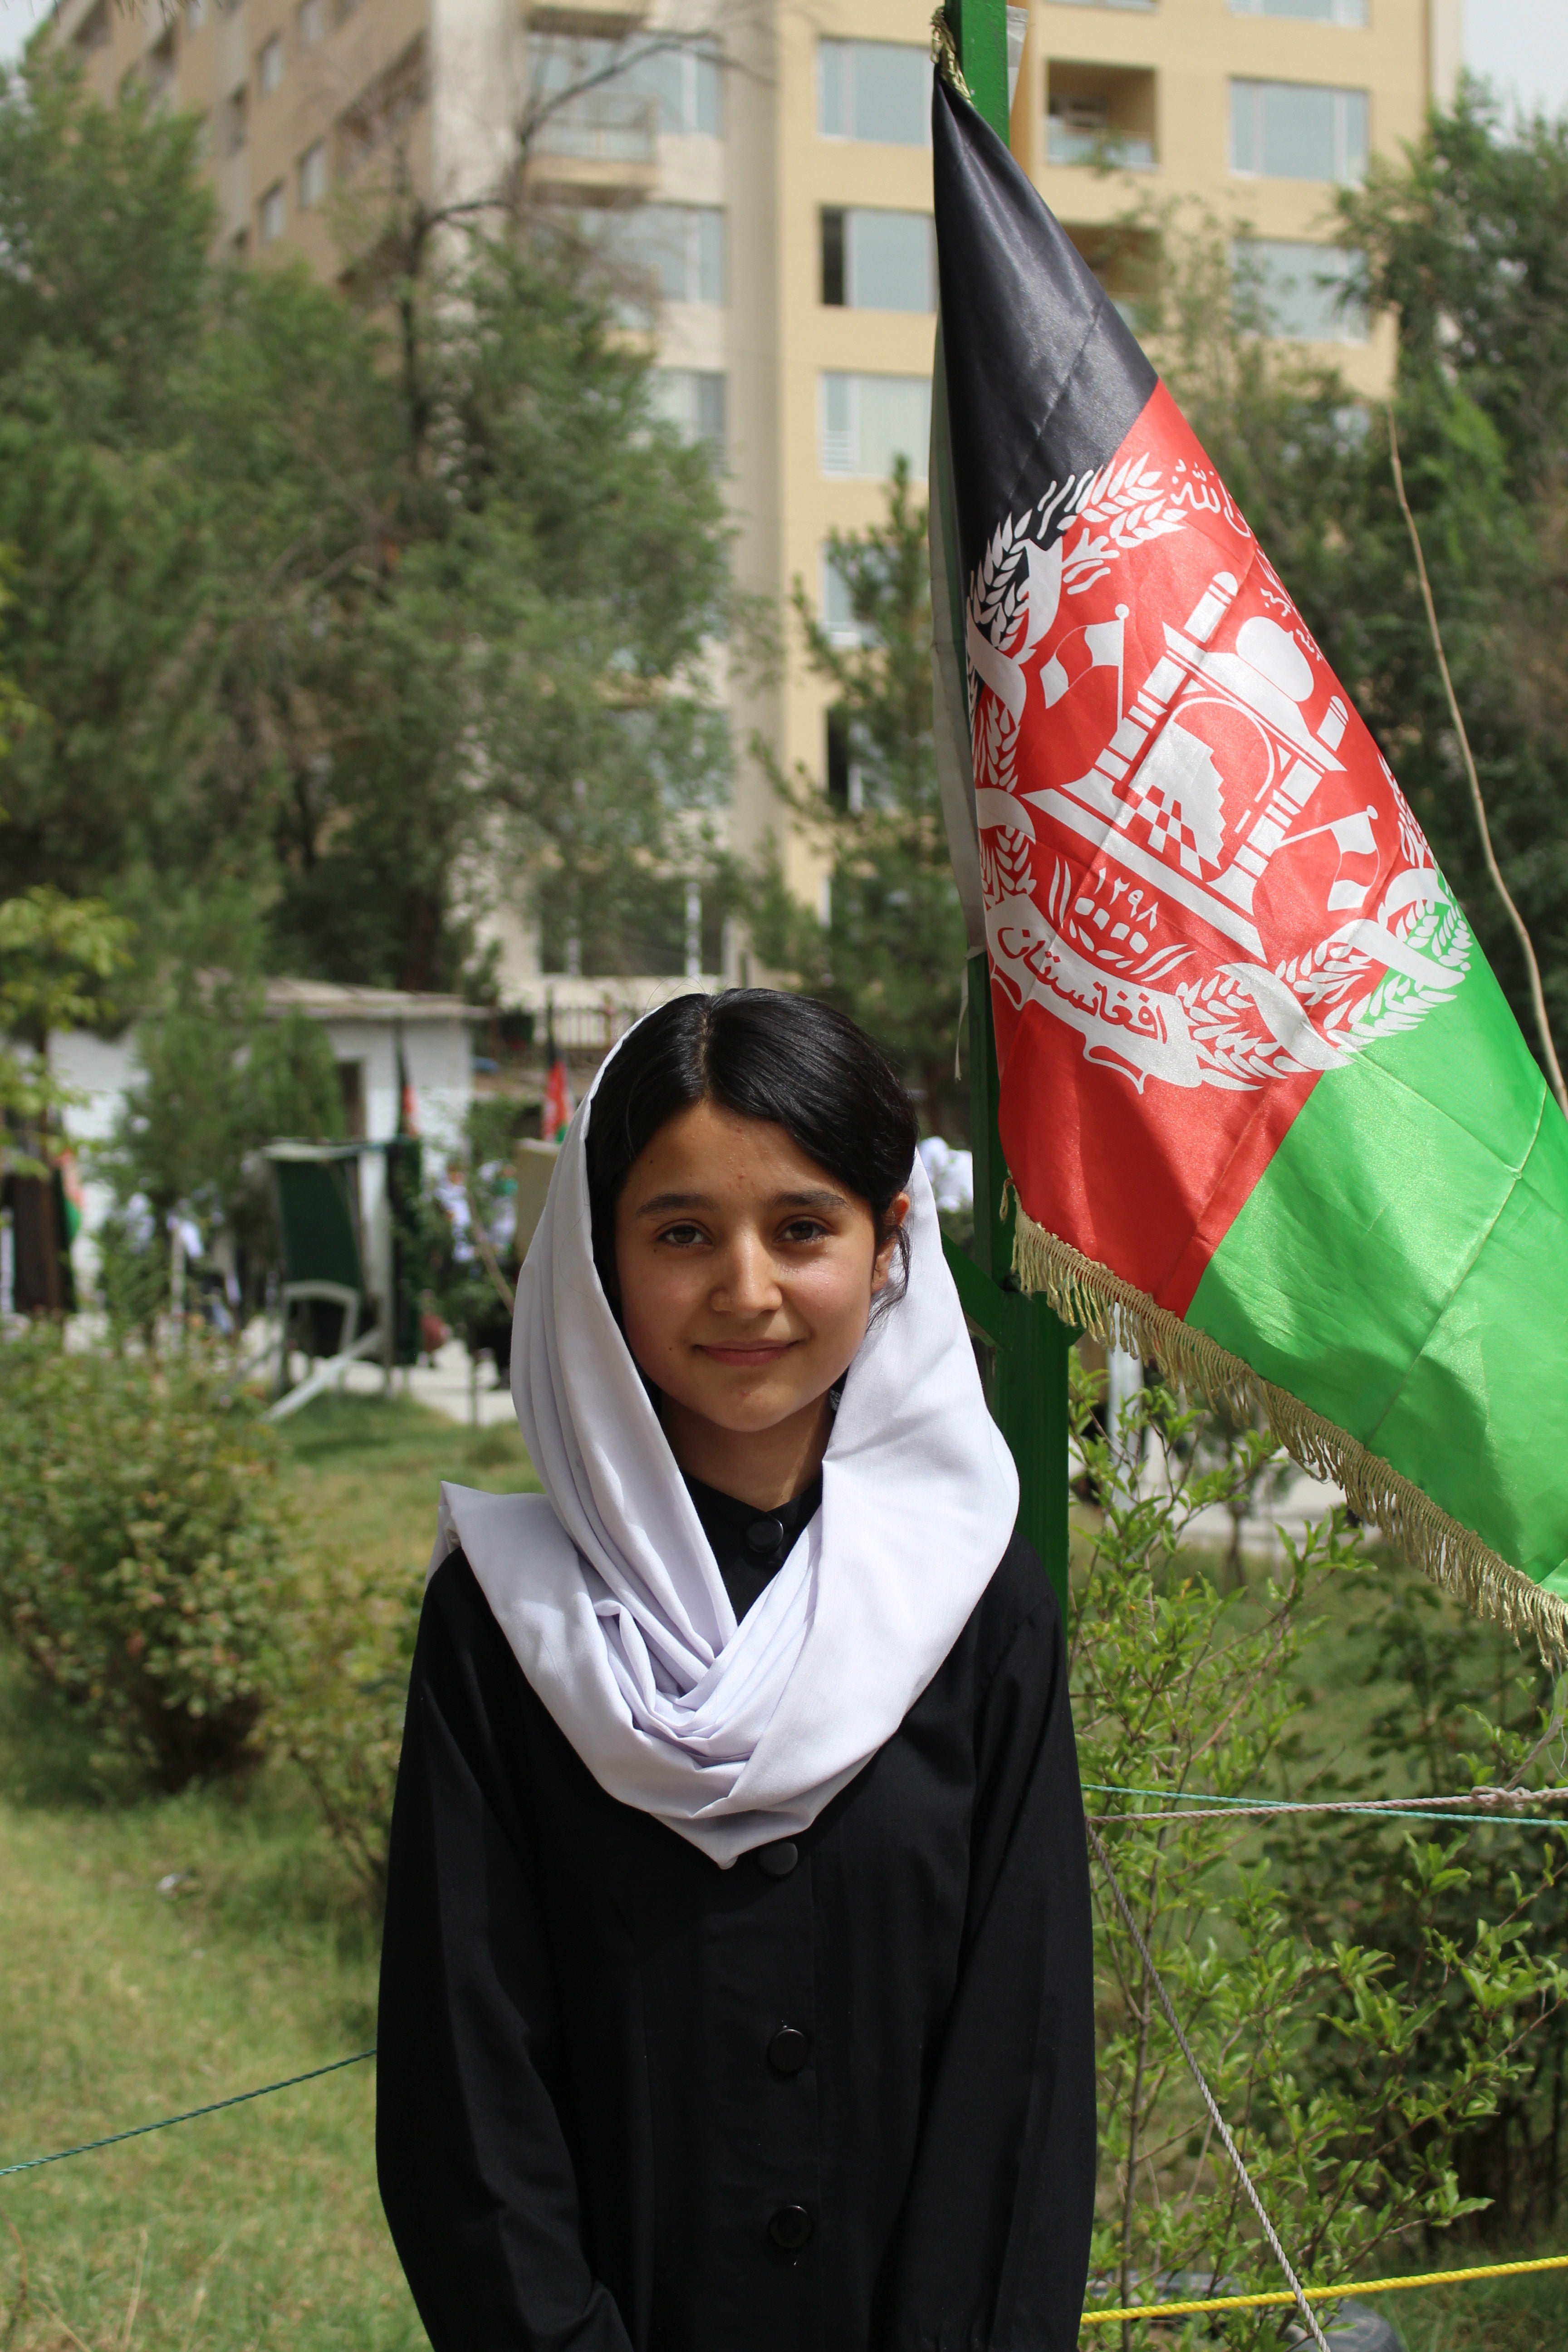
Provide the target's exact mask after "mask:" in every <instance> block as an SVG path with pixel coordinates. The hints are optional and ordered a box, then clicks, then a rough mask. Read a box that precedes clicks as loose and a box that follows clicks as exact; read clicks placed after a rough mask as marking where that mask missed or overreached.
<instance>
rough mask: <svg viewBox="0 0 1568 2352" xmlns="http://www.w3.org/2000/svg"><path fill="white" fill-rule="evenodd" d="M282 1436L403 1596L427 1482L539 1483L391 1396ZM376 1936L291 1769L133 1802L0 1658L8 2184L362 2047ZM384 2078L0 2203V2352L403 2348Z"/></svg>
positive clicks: (307, 2087) (431, 1513) (109, 2155)
mask: <svg viewBox="0 0 1568 2352" xmlns="http://www.w3.org/2000/svg"><path fill="white" fill-rule="evenodd" d="M285 1427H286V1429H287V1430H288V1433H289V1439H290V1446H291V1451H292V1454H293V1459H294V1464H295V1475H296V1477H297V1481H298V1486H299V1490H300V1498H301V1501H302V1503H303V1505H304V1507H305V1509H306V1511H307V1512H308V1514H309V1515H310V1519H311V1521H312V1523H313V1533H314V1534H315V1536H317V1537H319V1538H321V1539H323V1540H324V1541H326V1542H328V1543H338V1544H342V1545H343V1546H352V1547H353V1549H355V1550H356V1551H358V1552H360V1553H361V1554H362V1555H364V1556H367V1557H372V1558H374V1559H376V1560H378V1561H379V1562H381V1563H383V1564H384V1566H385V1567H386V1568H387V1569H388V1570H393V1571H406V1573H407V1574H408V1575H409V1576H410V1577H417V1576H419V1575H420V1574H421V1573H422V1572H423V1568H424V1564H425V1561H426V1559H427V1557H428V1554H429V1549H430V1543H431V1538H432V1536H433V1533H434V1528H435V1518H436V1489H437V1481H438V1480H439V1479H440V1478H441V1477H442V1476H447V1477H451V1478H455V1479H457V1480H458V1481H459V1482H460V1483H462V1484H465V1485H469V1486H491V1487H497V1488H512V1487H519V1486H531V1485H532V1483H533V1481H532V1477H531V1472H530V1469H529V1465H528V1461H527V1457H526V1455H525V1454H524V1452H523V1449H522V1446H521V1442H520V1440H519V1439H518V1438H517V1436H516V1434H515V1433H511V1432H507V1431H497V1430H490V1431H485V1432H482V1433H470V1432H467V1431H464V1430H462V1429H459V1428H458V1427H457V1426H456V1425H455V1424H453V1423H449V1422H445V1421H441V1420H438V1419H437V1417H436V1416H435V1415H434V1414H431V1413H427V1412H424V1411H422V1410H421V1409H419V1408H418V1407H416V1406H414V1405H411V1404H407V1403H405V1402H401V1401H399V1402H394V1403H392V1404H390V1405H387V1404H383V1403H380V1402H377V1401H374V1400H368V1399H364V1400H362V1399H359V1398H345V1399H331V1400H323V1401H322V1402H320V1403H318V1404H317V1405H315V1406H314V1407H311V1408H308V1409H307V1410H306V1411H305V1412H303V1413H301V1414H300V1416H299V1418H298V1419H297V1420H296V1421H294V1422H292V1423H286V1424H285ZM176 1873H178V1874H182V1877H181V1884H180V1885H179V1886H178V1887H177V1889H176V1890H175V1891H174V1892H172V1893H169V1894H163V1893H160V1892H159V1886H158V1883H159V1881H160V1880H161V1879H165V1878H167V1877H169V1876H171V1875H173V1874H176ZM376 1943H377V1929H376V1926H375V1923H374V1921H373V1920H372V1919H370V1918H368V1917H367V1916H365V1915H364V1913H363V1909H362V1908H360V1907H359V1906H357V1905H356V1903H355V1900H354V1897H353V1893H352V1890H351V1888H350V1887H349V1885H348V1883H347V1880H346V1878H345V1876H344V1874H343V1873H342V1868H341V1866H340V1864H339V1863H338V1862H337V1859H336V1857H335V1855H334V1853H333V1852H332V1850H331V1846H330V1845H329V1843H328V1842H327V1840H326V1839H325V1837H324V1836H323V1834H322V1832H321V1829H320V1827H319V1825H318V1822H317V1818H316V1814H315V1811H314V1809H313V1806H312V1804H311V1801H310V1797H309V1795H308V1793H307V1792H306V1790H304V1788H303V1785H302V1783H301V1782H300V1778H299V1776H298V1775H297V1774H296V1773H295V1772H294V1771H293V1770H292V1769H290V1768H289V1767H287V1766H283V1765H278V1766H273V1765H268V1766H265V1767H263V1768H262V1769H259V1770H258V1771H257V1772H256V1773H254V1774H252V1775H251V1776H249V1777H248V1778H247V1779H246V1780H243V1781H240V1782H237V1783H235V1784H232V1785H229V1786H226V1787H217V1788H210V1789H205V1790H188V1791H186V1792H185V1793H184V1794H183V1795H181V1796H178V1797H159V1796H149V1795H147V1794H145V1793H144V1792H143V1791H142V1790H139V1789H138V1788H137V1786H136V1785H135V1783H134V1781H133V1780H131V1779H130V1778H129V1777H128V1775H127V1774H126V1772H125V1770H124V1769H123V1768H122V1767H120V1766H118V1765H117V1764H116V1763H115V1762H114V1760H113V1759H110V1758H106V1757H103V1756H99V1755H95V1754H94V1752H93V1747H92V1743H91V1741H90V1739H89V1738H85V1737H83V1736H82V1734H81V1733H80V1732H79V1729H78V1728H77V1727H75V1726H74V1725H71V1724H68V1723H67V1722H65V1721H63V1720H62V1718H61V1717H60V1715H59V1713H58V1710H57V1709H56V1708H55V1707H54V1706H52V1705H51V1704H50V1703H49V1702H48V1701H47V1699H45V1698H43V1697H41V1696H39V1695H38V1694H37V1692H36V1691H35V1690H34V1688H33V1686H32V1685H31V1683H30V1682H29V1681H28V1679H27V1678H26V1677H25V1676H24V1675H23V1674H22V1673H21V1671H20V1670H19V1668H18V1667H17V1666H16V1664H15V1662H14V1661H11V1660H8V1659H5V1658H3V1657H0V2164H5V2163H13V2162H16V2161H19V2160H20V2159H21V2158H26V2157H30V2156H35V2155H43V2154H46V2153H47V2152H48V2151H49V2150H50V2149H53V2148H57V2147H68V2146H69V2145H71V2144H72V2143H73V2142H75V2141H78V2140H83V2139H89V2138H92V2137H96V2136H97V2135H99V2134H100V2133H107V2132H112V2131H117V2130H121V2129H123V2128H125V2127H126V2126H128V2125H132V2124H138V2123H144V2122H151V2121H152V2120H153V2119H154V2118H155V2117H157V2116H163V2115H168V2114H170V2113H172V2112H174V2111H175V2110H177V2109H180V2108H184V2107H193V2106H198V2105H202V2104H203V2103H204V2102H205V2101H206V2100H209V2099H217V2098H222V2097H224V2096H225V2095H226V2094H228V2093H230V2092H233V2091H239V2090H246V2089H249V2088H250V2087H252V2086H253V2085H255V2084H261V2083H267V2082H270V2081H274V2080H276V2079H277V2078H278V2077H279V2076H282V2075H286V2074H298V2073H300V2072H301V2071H303V2070H304V2069H305V2068H307V2067H310V2066H316V2065H321V2064H323V2063H325V2062H326V2061H328V2060H329V2059H333V2058H340V2057H343V2056H345V2055H347V2054H348V2053H351V2052H353V2051H356V2050H363V2049H366V2048H368V2047H369V2046H370V2044H371V2043H372V2042H374V2031H375V2028H374V2003H375V1961H376ZM374 2093H375V2085H374V2063H370V2064H366V2065H364V2066H361V2067H355V2068H352V2069H349V2070H347V2071H345V2072H344V2073H342V2074H335V2075H330V2076H328V2077H327V2078H326V2079H325V2080H324V2081H322V2082H319V2083H311V2084H303V2085H301V2086H300V2088H299V2089H297V2090H291V2091H284V2092H280V2093H279V2094H278V2095H276V2096H275V2097H272V2098H268V2099H261V2100H258V2101H256V2102H255V2103H254V2105H247V2106H244V2107H240V2108H237V2109H233V2110H231V2111H230V2112H228V2113H227V2114H226V2115H219V2116H205V2117H203V2118H202V2119H201V2120H200V2121H199V2122H195V2123H190V2124H184V2125H181V2126H178V2127H177V2128H176V2129H174V2130H173V2131H170V2132H159V2133H154V2134H153V2135H151V2136H150V2137H147V2138H145V2139H140V2140H133V2141H131V2142H130V2143H128V2144H127V2145H126V2146H124V2147H117V2148H108V2149H104V2150H101V2151H100V2152H99V2153H97V2154H94V2155H90V2156H82V2157H77V2158H72V2159H71V2160H70V2161H69V2162H68V2163H65V2164H60V2165H51V2166H48V2167H47V2168H45V2169H43V2170H41V2171H38V2172H33V2173H24V2174H22V2175H20V2176H15V2177H13V2178H12V2179H8V2180H0V2224H3V2225H4V2226H3V2228H0V2347H4V2352H66V2347H77V2352H81V2347H87V2352H263V2347H276V2352H328V2347H332V2352H339V2347H342V2352H350V2347H353V2352H404V2347H409V2352H416V2347H420V2346H422V2345H424V2343H425V2340H426V2339H425V2336H424V2332H423V2330H422V2329H421V2327H420V2326H419V2323H418V2320H417V2318H416V2315H415V2312H414V2309H413V2306H412V2305H411V2303H410V2301H409V2298H408V2294H407V2290H406V2289H405V2286H404V2284H403V2280H402V2275H401V2273H400V2272H399V2270H398V2267H397V2263H396V2260H395V2256H394V2254H393V2252H392V2248H391V2245H390V2243H389V2242H388V2240H387V2236H386V2231H385V2228H384V2223H383V2221H382V2218H381V2209H380V2205H379V2203H378V2201H377V2198H376V2192H375V2177H374V2154H373V2146H372V2123H373V2115H374ZM24 2272H25V2274H26V2300H25V2301H20V2300H19V2298H20V2291H21V2281H22V2278H23V2275H24Z"/></svg>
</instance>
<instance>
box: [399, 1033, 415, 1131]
mask: <svg viewBox="0 0 1568 2352" xmlns="http://www.w3.org/2000/svg"><path fill="white" fill-rule="evenodd" d="M418 1132H419V1113H418V1108H417V1107H416V1103H415V1099H414V1086H413V1081H412V1080H411V1079H410V1077H409V1076H408V1065H407V1064H406V1062H405V1060H404V1058H403V1047H402V1045H401V1044H399V1045H398V1048H397V1133H398V1134H399V1135H407V1136H414V1135H417V1134H418Z"/></svg>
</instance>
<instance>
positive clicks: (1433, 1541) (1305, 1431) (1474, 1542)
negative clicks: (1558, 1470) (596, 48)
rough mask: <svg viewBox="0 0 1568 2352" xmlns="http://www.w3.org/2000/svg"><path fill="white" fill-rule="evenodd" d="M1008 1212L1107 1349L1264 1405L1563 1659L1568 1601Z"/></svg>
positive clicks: (1423, 1552) (1420, 1562)
mask: <svg viewBox="0 0 1568 2352" xmlns="http://www.w3.org/2000/svg"><path fill="white" fill-rule="evenodd" d="M1015 1217H1016V1223H1015V1227H1014V1242H1013V1271H1014V1273H1015V1274H1016V1276H1017V1278H1018V1282H1019V1285H1020V1286H1021V1287H1022V1288H1023V1289H1025V1290H1027V1291H1033V1292H1037V1293H1038V1294H1039V1296H1040V1297H1044V1298H1046V1299H1047V1300H1048V1301H1049V1302H1050V1305H1051V1306H1052V1307H1053V1308H1054V1309H1055V1311H1056V1313H1057V1314H1058V1315H1059V1316H1060V1317H1061V1318H1062V1321H1063V1322H1064V1323H1069V1324H1075V1325H1077V1326H1078V1327H1079V1328H1080V1329H1081V1330H1085V1331H1088V1332H1089V1333H1090V1334H1091V1335H1092V1336H1093V1337H1094V1338H1095V1339H1100V1340H1101V1341H1103V1342H1104V1344H1105V1345H1106V1346H1107V1347H1112V1348H1121V1349H1125V1350H1126V1351H1127V1352H1128V1354H1130V1355H1135V1356H1142V1357H1143V1358H1145V1359H1152V1360H1153V1361H1154V1362H1156V1363H1157V1364H1158V1365H1159V1367H1160V1370H1161V1371H1162V1373H1163V1375H1164V1376H1165V1378H1166V1379H1167V1380H1168V1381H1171V1382H1172V1383H1173V1386H1175V1387H1177V1388H1179V1389H1182V1390H1184V1391H1186V1392H1187V1393H1188V1394H1192V1395H1197V1396H1201V1397H1204V1398H1205V1399H1206V1400H1207V1401H1208V1402H1210V1403H1211V1404H1224V1405H1225V1406H1226V1408H1227V1410H1228V1411H1229V1412H1231V1413H1232V1414H1233V1415H1234V1417H1235V1418H1236V1419H1237V1420H1238V1421H1247V1420H1250V1419H1251V1418H1252V1417H1253V1416H1254V1414H1258V1413H1260V1414H1261V1415H1262V1417H1263V1418H1264V1420H1265V1421H1267V1423H1268V1426H1269V1427H1270V1428H1271V1429H1272V1430H1273V1432H1274V1434H1275V1435H1276V1437H1278V1439H1279V1443H1280V1444H1281V1445H1283V1446H1284V1448H1285V1451H1286V1452H1287V1454H1289V1455H1290V1457H1291V1459H1292V1460H1293V1461H1295V1462H1297V1463H1299V1464H1300V1466H1301V1468H1302V1469H1303V1470H1305V1471H1308V1472H1309V1473H1310V1475H1312V1476H1313V1477H1316V1478H1323V1479H1327V1480H1329V1481H1330V1482H1331V1484H1333V1485H1334V1486H1338V1487H1339V1488H1340V1489H1341V1491H1342V1493H1343V1495H1344V1497H1345V1500H1346V1501H1347V1502H1348V1503H1349V1505H1350V1507H1351V1508H1352V1511H1354V1512H1355V1514H1356V1516H1357V1517H1359V1518H1362V1519H1365V1520H1368V1521H1370V1523H1371V1524H1372V1525H1373V1527H1375V1528H1378V1529H1380V1530H1381V1532H1382V1533H1383V1534H1384V1536H1386V1537H1387V1538H1388V1541H1389V1542H1390V1543H1391V1544H1392V1545H1393V1547H1394V1550H1395V1551H1397V1552H1398V1553H1399V1554H1400V1556H1401V1558H1402V1559H1405V1560H1407V1561H1408V1562H1409V1564H1410V1565H1411V1567H1413V1568H1418V1569H1420V1570H1422V1572H1423V1574H1424V1575H1426V1576H1429V1577H1430V1578H1431V1580H1432V1581H1433V1582H1434V1584H1439V1585H1441V1586H1442V1587H1443V1589H1444V1591H1447V1592H1451V1593H1453V1594H1454V1595H1455V1596H1456V1598H1457V1599H1458V1600H1460V1601H1465V1602H1466V1603H1468V1606H1469V1607H1470V1608H1472V1609H1477V1610H1480V1611H1483V1612H1485V1613H1486V1614H1487V1615H1488V1616H1489V1617H1495V1618H1497V1619H1498V1620H1499V1622H1500V1623H1502V1624H1504V1625H1506V1626H1507V1628H1508V1630H1509V1632H1510V1633H1511V1634H1512V1635H1513V1636H1514V1639H1515V1640H1516V1641H1517V1640H1519V1639H1520V1638H1521V1636H1522V1635H1523V1634H1525V1633H1529V1634H1530V1635H1531V1637H1532V1639H1533V1640H1534V1642H1535V1643H1536V1645H1537V1647H1538V1648H1539V1650H1540V1652H1541V1655H1542V1660H1543V1661H1544V1663H1545V1664H1546V1665H1547V1666H1548V1667H1549V1668H1550V1669H1551V1670H1552V1672H1553V1673H1559V1672H1561V1671H1562V1669H1563V1667H1564V1666H1568V1601H1563V1600H1561V1599H1559V1597H1558V1596H1557V1595H1556V1594H1555V1593H1552V1592H1543V1591H1542V1589H1541V1587H1540V1586H1539V1585H1538V1584H1536V1583H1534V1582H1533V1581H1532V1580H1531V1578H1529V1577H1528V1576H1526V1575H1524V1574H1523V1573H1522V1572H1521V1570H1519V1569H1517V1568H1513V1567H1511V1566H1510V1563H1509V1562H1508V1561H1507V1560H1506V1559H1503V1558H1502V1557H1501V1555H1500V1553H1498V1552H1495V1551H1493V1550H1492V1549H1491V1547H1490V1545H1489V1544H1485V1543H1483V1542H1482V1541H1481V1538H1479V1536H1478V1535H1473V1534H1472V1533H1471V1531H1470V1529H1469V1528H1466V1527H1461V1526H1460V1524H1459V1522H1458V1519H1453V1518H1450V1517H1449V1516H1448V1514H1447V1511H1444V1510H1440V1509H1439V1508H1438V1507H1437V1505H1436V1503H1434V1502H1433V1501H1432V1500H1431V1499H1430V1497H1429V1496H1426V1495H1424V1494H1423V1493H1422V1492H1421V1489H1420V1487H1419V1486H1415V1485H1413V1484H1412V1482H1411V1480H1410V1479H1408V1478H1406V1477H1405V1476H1403V1475H1401V1473H1400V1472H1399V1471H1397V1470H1395V1469H1394V1466H1393V1465H1392V1463H1388V1462H1384V1461H1383V1460H1382V1459H1381V1458H1380V1457H1379V1456H1378V1455H1377V1454H1369V1453H1368V1451H1367V1449H1366V1447H1365V1446H1364V1445H1363V1444H1361V1443H1360V1441H1359V1439H1356V1438H1354V1437H1352V1436H1351V1435H1350V1434H1349V1433H1348V1432H1347V1431H1345V1430H1342V1429H1341V1428H1340V1427H1339V1426H1338V1425H1337V1424H1336V1423H1333V1422H1331V1421H1326V1420H1325V1419H1324V1417H1323V1415H1322V1414H1321V1413H1319V1412H1312V1411H1311V1410H1310V1407H1309V1406H1307V1405H1304V1404H1302V1403H1301V1402H1300V1399H1299V1398H1297V1397H1293V1396H1292V1395H1291V1394H1290V1393H1289V1390H1287V1389H1279V1388H1276V1387H1275V1386H1274V1384H1273V1382H1272V1381H1265V1380H1260V1379H1259V1378H1258V1374H1257V1373H1256V1372H1255V1371H1253V1370H1251V1368H1250V1367H1249V1366H1248V1365H1247V1364H1244V1363H1243V1362H1242V1360H1241V1358H1240V1357H1239V1356H1233V1355H1232V1354H1231V1353H1230V1352H1229V1350H1228V1349H1225V1348H1221V1347H1219V1346H1218V1345H1216V1343H1215V1341H1214V1340H1213V1339H1210V1338H1209V1337H1208V1336H1207V1334H1206V1333H1205V1332H1203V1331H1194V1329H1193V1328H1192V1326H1191V1324H1189V1323H1184V1322H1183V1320H1182V1318H1181V1317H1180V1316H1179V1315H1173V1314H1172V1313H1171V1311H1170V1309H1169V1308H1168V1307H1157V1306H1156V1305H1155V1304H1154V1301H1153V1300H1152V1298H1151V1297H1149V1296H1148V1294H1147V1292H1145V1291H1142V1290H1136V1289H1134V1288H1133V1286H1132V1285H1131V1283H1130V1282H1122V1281H1121V1280H1120V1279H1119V1277H1118V1276H1115V1275H1114V1274H1112V1273H1110V1270H1109V1269H1108V1268H1107V1267H1105V1266H1103V1265H1097V1264H1096V1263H1095V1261H1094V1259H1093V1258H1089V1257H1085V1256H1083V1255H1082V1254H1081V1253H1080V1252H1079V1251H1078V1250H1075V1249H1073V1248H1071V1247H1070V1246H1069V1245H1068V1244H1067V1243H1066V1242H1063V1241H1058V1238H1057V1236H1056V1235H1055V1234H1050V1233H1047V1231H1046V1229H1045V1227H1044V1226H1043V1225H1037V1224H1036V1223H1035V1222H1034V1220H1033V1218H1032V1217H1030V1216H1028V1215H1027V1214H1026V1212H1025V1210H1024V1207H1023V1204H1022V1202H1017V1204H1016V1209H1015Z"/></svg>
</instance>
